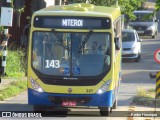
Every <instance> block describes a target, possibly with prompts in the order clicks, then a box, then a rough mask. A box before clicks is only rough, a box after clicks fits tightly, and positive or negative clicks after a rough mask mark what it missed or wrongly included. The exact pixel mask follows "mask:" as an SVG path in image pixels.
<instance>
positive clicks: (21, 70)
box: [6, 49, 27, 77]
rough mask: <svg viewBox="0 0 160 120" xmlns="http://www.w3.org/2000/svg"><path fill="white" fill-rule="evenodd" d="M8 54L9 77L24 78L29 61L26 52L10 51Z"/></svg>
mask: <svg viewBox="0 0 160 120" xmlns="http://www.w3.org/2000/svg"><path fill="white" fill-rule="evenodd" d="M7 52H8V53H7V60H6V62H7V65H6V74H7V77H24V76H25V72H26V68H27V60H26V56H25V52H24V50H22V49H17V50H8V51H7Z"/></svg>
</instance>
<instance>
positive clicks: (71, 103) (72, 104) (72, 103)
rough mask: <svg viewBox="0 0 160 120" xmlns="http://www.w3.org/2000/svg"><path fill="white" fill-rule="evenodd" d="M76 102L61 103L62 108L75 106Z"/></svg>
mask: <svg viewBox="0 0 160 120" xmlns="http://www.w3.org/2000/svg"><path fill="white" fill-rule="evenodd" d="M76 105H77V102H76V101H63V102H62V106H76Z"/></svg>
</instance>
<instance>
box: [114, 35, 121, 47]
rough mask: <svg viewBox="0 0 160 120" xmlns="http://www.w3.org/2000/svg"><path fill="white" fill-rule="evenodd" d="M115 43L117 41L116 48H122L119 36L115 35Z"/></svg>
mask: <svg viewBox="0 0 160 120" xmlns="http://www.w3.org/2000/svg"><path fill="white" fill-rule="evenodd" d="M114 43H115V48H116V50H120V48H121V43H120V39H119V37H115V38H114Z"/></svg>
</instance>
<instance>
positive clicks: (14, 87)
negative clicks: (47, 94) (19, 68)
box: [0, 79, 27, 100]
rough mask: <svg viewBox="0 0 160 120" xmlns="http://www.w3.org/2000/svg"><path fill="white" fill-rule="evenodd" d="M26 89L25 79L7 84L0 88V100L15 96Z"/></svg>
mask: <svg viewBox="0 0 160 120" xmlns="http://www.w3.org/2000/svg"><path fill="white" fill-rule="evenodd" d="M26 89H27V81H26V80H22V79H21V80H17V81H13V82H11V83H10V84H9V86H8V87H7V88H5V89H3V90H0V100H4V99H6V98H9V97H12V96H15V95H17V94H19V93H21V92H23V91H25V90H26Z"/></svg>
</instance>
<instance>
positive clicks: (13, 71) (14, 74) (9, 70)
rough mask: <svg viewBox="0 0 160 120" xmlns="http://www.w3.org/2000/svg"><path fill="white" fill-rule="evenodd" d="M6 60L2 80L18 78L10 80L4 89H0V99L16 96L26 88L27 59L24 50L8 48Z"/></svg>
mask: <svg viewBox="0 0 160 120" xmlns="http://www.w3.org/2000/svg"><path fill="white" fill-rule="evenodd" d="M6 62H7V64H6V75H5V76H4V78H3V79H2V80H4V81H5V80H6V79H8V81H9V80H10V79H15V78H18V79H15V80H14V81H13V82H10V84H9V85H6V87H4V89H0V100H4V99H6V98H9V97H13V96H16V95H17V94H19V93H21V92H23V91H25V90H26V89H27V80H26V78H25V77H26V71H27V59H26V53H25V51H24V50H23V49H19V48H8V50H7V57H6ZM0 64H1V63H0Z"/></svg>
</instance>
